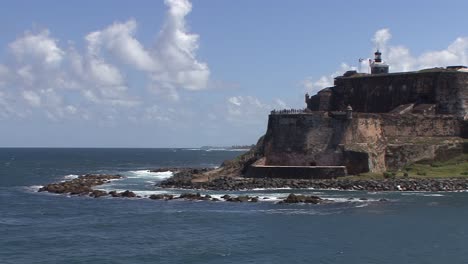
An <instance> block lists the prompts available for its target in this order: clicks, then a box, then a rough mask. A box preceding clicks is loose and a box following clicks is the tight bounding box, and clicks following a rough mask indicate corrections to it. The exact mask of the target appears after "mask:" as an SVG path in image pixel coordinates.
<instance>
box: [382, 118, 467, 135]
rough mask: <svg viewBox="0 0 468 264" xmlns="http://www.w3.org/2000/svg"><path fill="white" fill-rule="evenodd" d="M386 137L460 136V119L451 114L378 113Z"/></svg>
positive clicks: (461, 125)
mask: <svg viewBox="0 0 468 264" xmlns="http://www.w3.org/2000/svg"><path fill="white" fill-rule="evenodd" d="M380 118H381V119H382V124H383V133H384V134H385V136H386V137H413V138H414V137H459V136H460V137H461V136H462V132H463V131H462V128H463V124H462V121H460V120H459V119H457V118H456V117H455V116H451V115H433V116H425V115H411V114H408V115H401V116H400V115H389V114H382V115H380Z"/></svg>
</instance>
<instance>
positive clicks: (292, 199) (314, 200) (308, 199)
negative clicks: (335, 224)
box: [282, 193, 324, 204]
mask: <svg viewBox="0 0 468 264" xmlns="http://www.w3.org/2000/svg"><path fill="white" fill-rule="evenodd" d="M322 201H324V200H323V199H322V198H320V197H318V196H314V195H311V196H307V195H296V194H294V193H291V194H289V195H288V197H287V198H286V199H284V200H283V201H282V202H283V203H311V204H319V203H321V202H322Z"/></svg>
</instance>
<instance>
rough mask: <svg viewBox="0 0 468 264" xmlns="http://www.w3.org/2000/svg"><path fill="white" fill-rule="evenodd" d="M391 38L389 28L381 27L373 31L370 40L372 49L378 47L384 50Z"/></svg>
mask: <svg viewBox="0 0 468 264" xmlns="http://www.w3.org/2000/svg"><path fill="white" fill-rule="evenodd" d="M391 38H392V34H391V33H390V29H388V28H382V29H379V30H377V31H376V32H375V34H374V37H373V38H372V42H373V43H374V50H377V49H380V50H382V51H384V49H385V46H386V44H387V42H388V41H389V40H390V39H391Z"/></svg>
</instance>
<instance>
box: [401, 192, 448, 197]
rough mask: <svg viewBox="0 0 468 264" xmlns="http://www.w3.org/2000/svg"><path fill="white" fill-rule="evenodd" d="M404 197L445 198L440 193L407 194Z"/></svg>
mask: <svg viewBox="0 0 468 264" xmlns="http://www.w3.org/2000/svg"><path fill="white" fill-rule="evenodd" d="M401 195H403V196H425V197H442V196H445V195H443V194H439V193H425V192H406V193H402V194H401Z"/></svg>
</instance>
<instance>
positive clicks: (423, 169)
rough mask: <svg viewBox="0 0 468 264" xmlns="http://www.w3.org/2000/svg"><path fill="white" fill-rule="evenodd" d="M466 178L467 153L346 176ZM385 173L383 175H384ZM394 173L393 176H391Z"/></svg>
mask: <svg viewBox="0 0 468 264" xmlns="http://www.w3.org/2000/svg"><path fill="white" fill-rule="evenodd" d="M405 173H407V174H408V177H410V178H468V154H463V155H460V156H458V157H455V158H453V159H450V160H447V161H442V162H441V161H435V162H431V163H429V162H421V163H415V164H412V165H409V166H406V167H404V168H403V169H401V170H400V171H392V172H386V173H372V172H367V173H361V174H359V175H353V176H348V177H346V179H351V180H382V179H385V178H393V177H394V178H405V177H406V176H404V175H405ZM384 174H385V176H384ZM393 174H394V176H393Z"/></svg>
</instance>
